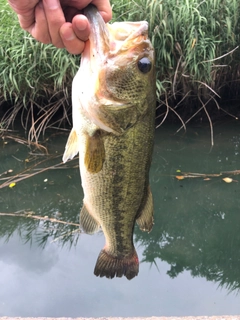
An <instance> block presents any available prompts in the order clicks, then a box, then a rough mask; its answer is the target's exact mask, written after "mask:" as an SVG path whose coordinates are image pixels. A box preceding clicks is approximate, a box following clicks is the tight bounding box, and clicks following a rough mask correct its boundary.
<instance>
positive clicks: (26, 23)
mask: <svg viewBox="0 0 240 320" xmlns="http://www.w3.org/2000/svg"><path fill="white" fill-rule="evenodd" d="M18 20H19V24H20V27H21V28H22V29H24V30H28V28H30V27H31V26H33V25H34V23H35V17H34V10H31V11H30V12H28V13H25V14H18Z"/></svg>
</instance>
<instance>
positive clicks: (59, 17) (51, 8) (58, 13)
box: [43, 0, 66, 48]
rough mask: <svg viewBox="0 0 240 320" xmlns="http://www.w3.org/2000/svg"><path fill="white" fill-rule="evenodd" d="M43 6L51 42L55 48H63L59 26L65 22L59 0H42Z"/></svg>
mask: <svg viewBox="0 0 240 320" xmlns="http://www.w3.org/2000/svg"><path fill="white" fill-rule="evenodd" d="M43 7H44V11H45V15H46V19H47V23H48V30H49V34H50V37H51V42H52V44H53V45H54V46H55V47H57V48H63V47H64V44H63V42H62V38H61V36H60V28H61V26H62V25H63V24H64V23H65V22H66V20H65V17H64V13H63V11H62V7H61V5H60V2H59V0H43Z"/></svg>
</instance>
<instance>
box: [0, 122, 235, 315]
mask: <svg viewBox="0 0 240 320" xmlns="http://www.w3.org/2000/svg"><path fill="white" fill-rule="evenodd" d="M222 128H223V130H224V131H223V130H222ZM222 128H221V126H220V125H219V126H215V136H214V137H215V145H214V147H213V148H212V149H211V148H210V138H209V128H208V127H206V128H204V127H203V128H194V127H192V128H191V127H188V129H187V133H184V132H181V133H178V134H174V133H175V131H176V129H177V128H176V127H174V126H167V125H166V126H163V127H161V128H160V129H158V130H157V134H156V143H155V151H154V159H153V163H152V168H151V176H150V179H151V186H152V191H153V196H154V205H155V225H154V228H153V230H152V232H151V233H150V234H146V233H144V232H141V231H140V230H139V229H138V228H137V227H136V230H135V242H136V247H137V251H138V253H139V256H140V257H141V258H142V263H141V264H140V273H139V276H138V277H137V278H136V280H135V279H134V280H132V281H128V280H126V279H114V280H108V279H99V278H96V277H95V276H94V275H93V269H94V266H95V261H96V259H97V256H98V253H99V251H100V249H101V248H102V246H103V244H104V239H103V237H102V235H101V234H97V235H95V236H87V235H83V234H80V233H79V230H78V226H77V223H78V215H79V210H80V207H81V204H82V198H83V194H82V189H81V183H80V179H79V171H78V167H77V164H78V160H77V159H76V160H73V161H72V162H70V163H68V164H67V165H60V166H56V165H57V164H59V163H60V162H61V154H62V152H63V150H64V145H65V142H66V138H67V135H66V136H65V135H62V136H57V137H56V136H52V137H50V138H49V140H48V143H47V147H48V150H49V155H48V156H39V155H38V156H36V153H35V154H34V153H33V154H32V153H29V149H28V148H27V146H25V145H22V144H19V143H18V142H16V141H14V140H11V139H7V140H5V141H2V147H1V151H0V157H1V163H0V179H1V181H0V182H1V183H2V186H3V183H6V181H8V180H7V179H9V177H10V176H12V175H16V174H19V175H18V177H17V178H16V179H19V178H20V181H18V182H17V183H16V186H15V187H13V188H9V187H5V188H1V189H0V212H1V214H2V215H1V216H0V237H1V239H0V268H1V270H2V272H1V275H0V288H4V292H3V291H2V292H1V290H2V289H0V316H4V315H8V316H152V315H156V316H164V315H169V316H181V315H213V314H234V313H235V314H237V313H240V304H239V296H238V290H239V287H240V269H239V264H240V233H239V227H240V215H239V212H240V211H239V208H240V198H239V194H240V193H239V182H238V181H240V176H239V175H238V172H236V170H238V169H239V170H240V161H239V151H240V145H239V144H240V132H239V130H238V127H237V126H235V125H234V124H230V125H229V126H228V125H226V124H224V125H223V126H222ZM4 142H5V143H6V142H7V144H5V143H4ZM50 166H52V167H51V169H50V170H46V171H44V168H46V167H50ZM29 168H31V170H29ZM8 170H10V171H11V170H13V172H8ZM39 170H42V171H43V172H42V173H39V172H40V171H39ZM228 171H234V173H235V174H234V173H229V172H228ZM182 172H187V173H194V174H195V175H194V176H196V174H199V173H201V174H206V176H204V177H194V178H185V179H183V180H178V179H176V178H175V176H176V175H181V174H182ZM30 173H31V174H34V175H33V176H32V177H28V178H26V177H27V176H26V174H28V175H29V174H30ZM213 174H217V176H212V175H213ZM220 174H221V175H220ZM24 175H25V176H24ZM223 177H230V178H232V179H233V182H232V183H226V182H224V181H223V180H222V178H223ZM24 178H25V179H24ZM6 214H13V215H6ZM19 215H21V216H20V217H17V216H19ZM54 219H56V220H58V221H59V222H57V221H56V220H54ZM29 244H30V245H29ZM70 248H71V250H69V249H70ZM23 270H24V272H23ZM10 279H11V283H10ZM12 283H15V286H14V285H12ZM140 286H141V288H142V290H140V291H139V288H140ZM218 286H220V287H221V290H219V288H218ZM25 287H26V290H25V291H24V292H25V295H26V296H25V299H29V300H30V301H29V304H28V307H26V302H24V299H23V297H21V296H19V297H18V298H17V301H14V303H13V301H12V295H13V294H14V292H16V290H20V291H21V290H23V288H25ZM34 290H36V292H37V293H36V294H33V292H35V291H34ZM66 290H67V291H66ZM47 292H48V293H47ZM66 292H67V296H68V297H67V298H66ZM36 295H37V296H36ZM23 296H24V295H23ZM133 296H135V297H136V299H134V300H136V301H132V300H133V299H132V297H133ZM44 297H45V298H44ZM63 297H65V298H64V301H65V303H64V304H63V303H62V302H60V301H61V299H63ZM102 299H104V300H102ZM41 301H43V302H44V303H43V302H41ZM104 301H105V303H103V302H104ZM106 301H107V303H108V304H109V305H110V306H109V307H108V308H106ZM129 301H130V302H131V303H130V302H129ZM13 304H14V307H13ZM59 304H60V306H59ZM139 304H141V306H139ZM31 306H32V307H31ZM93 306H94V308H93Z"/></svg>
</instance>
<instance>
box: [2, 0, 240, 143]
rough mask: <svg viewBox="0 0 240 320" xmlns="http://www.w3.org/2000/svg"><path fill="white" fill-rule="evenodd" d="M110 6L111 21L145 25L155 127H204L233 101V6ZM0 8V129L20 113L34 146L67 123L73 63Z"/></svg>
mask: <svg viewBox="0 0 240 320" xmlns="http://www.w3.org/2000/svg"><path fill="white" fill-rule="evenodd" d="M111 3H112V5H113V11H114V19H115V20H118V21H119V20H133V21H135V20H147V21H148V22H149V31H150V37H151V39H152V42H153V44H154V47H155V49H156V66H157V96H158V117H159V123H160V122H161V121H162V120H163V119H165V118H166V116H167V115H168V114H169V113H172V114H177V115H178V117H181V118H182V119H183V120H184V121H187V119H190V118H191V117H192V116H193V115H194V114H196V113H198V112H199V111H201V110H202V111H204V112H205V114H206V116H207V117H208V119H209V121H210V119H211V113H212V112H213V111H212V110H216V109H217V108H221V102H222V100H223V98H224V99H231V100H233V99H236V100H238V98H239V72H240V68H239V66H240V52H239V50H240V49H239V48H238V44H239V43H240V20H239V15H240V0H203V1H199V0H183V1H180V0H179V1H176V0H167V1H158V0H135V1H127V0H119V1H117V0H114V1H112V2H111ZM0 7H1V15H0V43H1V47H0V74H1V78H0V101H1V102H3V101H11V104H12V105H13V107H12V108H10V109H8V112H7V113H6V114H5V116H3V118H2V120H1V126H2V127H7V126H9V124H10V123H12V122H13V121H14V118H15V116H16V115H17V114H18V113H19V112H21V114H22V123H23V125H24V126H25V127H26V128H27V129H28V131H29V134H30V135H29V137H30V139H37V138H38V136H39V134H40V133H41V132H42V131H43V130H44V128H47V127H48V126H49V125H52V121H57V122H56V123H55V124H54V125H61V124H62V123H63V121H66V120H67V121H68V119H69V116H70V109H71V108H70V107H71V97H70V92H71V81H72V78H73V76H74V74H75V73H76V70H77V68H78V65H79V57H76V56H72V55H70V54H68V53H67V52H66V51H65V50H62V49H56V48H54V47H53V46H51V45H43V44H41V43H38V42H36V41H35V40H33V39H32V38H31V37H30V36H29V35H28V34H27V33H25V32H23V31H22V30H21V29H20V28H19V25H18V22H17V19H16V16H15V14H13V13H12V12H11V10H10V9H9V8H8V6H7V4H6V0H0ZM114 19H113V20H114ZM228 112H231V110H228ZM234 112H236V110H234ZM56 114H57V118H56V117H54V116H55V115H56ZM53 118H54V120H53Z"/></svg>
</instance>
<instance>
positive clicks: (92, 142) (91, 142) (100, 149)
mask: <svg viewBox="0 0 240 320" xmlns="http://www.w3.org/2000/svg"><path fill="white" fill-rule="evenodd" d="M104 160H105V149H104V143H103V139H102V137H101V134H100V133H99V132H96V133H95V134H94V135H93V136H91V137H90V136H89V135H88V136H87V139H86V153H85V158H84V164H85V166H86V168H87V170H88V171H89V172H90V173H98V172H99V171H101V170H102V167H103V163H104Z"/></svg>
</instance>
